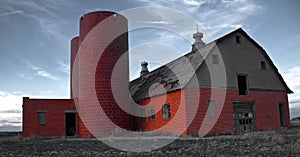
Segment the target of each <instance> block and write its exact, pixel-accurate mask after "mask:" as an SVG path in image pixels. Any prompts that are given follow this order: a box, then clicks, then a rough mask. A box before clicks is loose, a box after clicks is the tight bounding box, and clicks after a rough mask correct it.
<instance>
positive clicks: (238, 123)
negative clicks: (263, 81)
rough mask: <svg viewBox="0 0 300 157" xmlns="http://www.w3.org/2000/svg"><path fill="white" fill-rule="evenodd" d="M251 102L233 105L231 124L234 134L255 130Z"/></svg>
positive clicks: (252, 104)
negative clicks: (232, 123) (232, 124)
mask: <svg viewBox="0 0 300 157" xmlns="http://www.w3.org/2000/svg"><path fill="white" fill-rule="evenodd" d="M253 106H254V103H252V102H234V103H233V122H234V128H235V132H236V133H243V132H250V131H254V130H255V112H254V110H253Z"/></svg>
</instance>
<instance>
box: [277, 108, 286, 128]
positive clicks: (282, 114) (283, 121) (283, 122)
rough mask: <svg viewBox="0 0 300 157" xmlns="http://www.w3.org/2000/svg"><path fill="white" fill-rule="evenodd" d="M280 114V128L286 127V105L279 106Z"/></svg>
mask: <svg viewBox="0 0 300 157" xmlns="http://www.w3.org/2000/svg"><path fill="white" fill-rule="evenodd" d="M279 114H280V126H281V127H286V118H285V109H284V104H279Z"/></svg>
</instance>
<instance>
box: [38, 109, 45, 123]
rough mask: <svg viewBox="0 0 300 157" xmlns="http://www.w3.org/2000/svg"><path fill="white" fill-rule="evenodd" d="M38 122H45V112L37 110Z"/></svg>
mask: <svg viewBox="0 0 300 157" xmlns="http://www.w3.org/2000/svg"><path fill="white" fill-rule="evenodd" d="M38 124H39V125H45V124H46V112H38Z"/></svg>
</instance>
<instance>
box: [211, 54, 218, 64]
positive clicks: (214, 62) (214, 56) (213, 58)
mask: <svg viewBox="0 0 300 157" xmlns="http://www.w3.org/2000/svg"><path fill="white" fill-rule="evenodd" d="M212 64H219V56H218V55H212Z"/></svg>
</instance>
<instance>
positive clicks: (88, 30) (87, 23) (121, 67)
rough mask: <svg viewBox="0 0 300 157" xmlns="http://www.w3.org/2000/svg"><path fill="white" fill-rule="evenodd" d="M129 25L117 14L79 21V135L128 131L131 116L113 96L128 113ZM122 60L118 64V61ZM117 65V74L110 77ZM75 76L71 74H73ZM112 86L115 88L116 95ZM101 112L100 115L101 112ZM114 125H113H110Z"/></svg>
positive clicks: (100, 14)
mask: <svg viewBox="0 0 300 157" xmlns="http://www.w3.org/2000/svg"><path fill="white" fill-rule="evenodd" d="M127 51H128V22H127V19H126V18H125V17H124V16H122V15H120V14H117V13H114V12H108V11H101V12H92V13H88V14H85V15H84V16H82V17H81V19H80V36H79V50H78V53H79V78H80V80H79V103H78V104H77V110H78V113H79V116H80V119H79V121H78V127H79V135H80V136H81V137H87V136H90V135H91V133H92V134H93V135H94V136H96V134H101V133H105V132H108V131H115V130H118V128H123V129H127V130H128V129H130V115H129V114H128V113H126V112H124V111H123V110H122V109H121V108H120V107H119V106H118V104H117V102H116V100H115V97H116V98H117V99H119V100H121V102H122V106H123V108H124V107H125V108H126V109H127V110H129V97H128V94H126V93H128V83H129V70H128V68H129V64H128V62H129V58H128V52H127ZM121 57H122V59H121V60H122V61H121V62H120V58H121ZM117 62H118V69H117V70H116V71H117V72H116V73H114V76H117V77H114V78H117V79H113V78H112V74H113V69H114V67H115V65H116V63H117ZM73 77H74V75H73ZM112 84H114V85H117V86H118V87H117V96H116V95H114V94H113V89H112ZM101 111H103V112H101ZM113 124H115V125H113Z"/></svg>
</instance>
